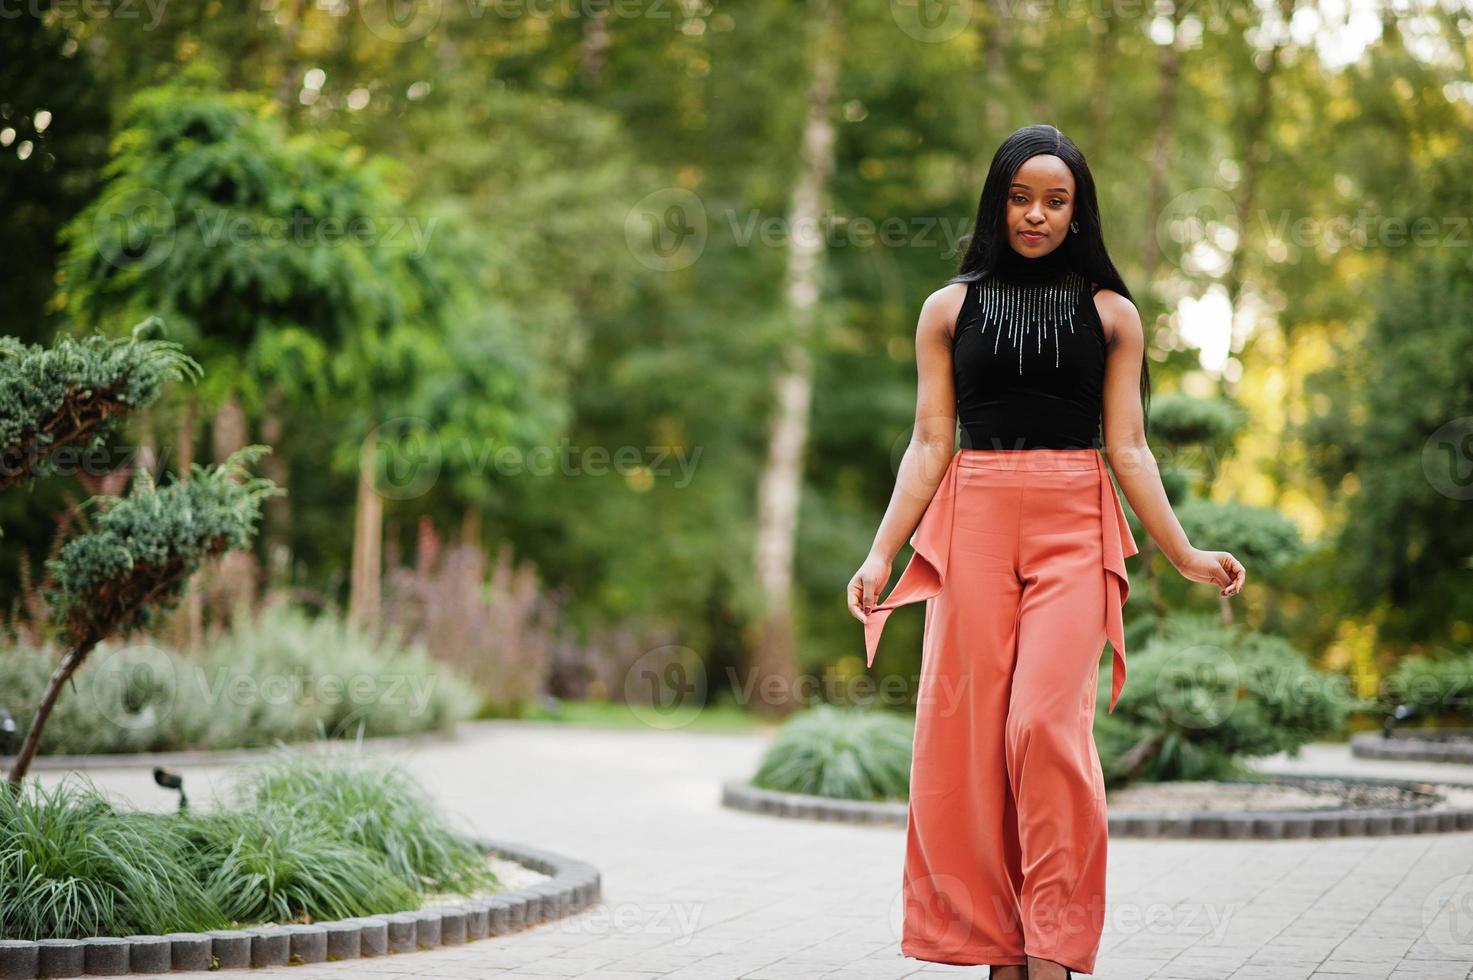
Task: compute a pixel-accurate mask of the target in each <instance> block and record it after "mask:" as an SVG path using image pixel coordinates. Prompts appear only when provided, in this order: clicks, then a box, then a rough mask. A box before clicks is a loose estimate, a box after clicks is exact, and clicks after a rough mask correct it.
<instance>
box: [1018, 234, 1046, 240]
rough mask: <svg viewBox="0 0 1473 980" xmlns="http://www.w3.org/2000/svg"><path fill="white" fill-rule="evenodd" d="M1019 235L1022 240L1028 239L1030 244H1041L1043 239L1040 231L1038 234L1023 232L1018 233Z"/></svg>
mask: <svg viewBox="0 0 1473 980" xmlns="http://www.w3.org/2000/svg"><path fill="white" fill-rule="evenodd" d="M1019 234H1021V235H1022V236H1023V237H1024V238H1026V239H1028V241H1030V242H1041V241H1043V239H1044V234H1043V232H1041V231H1040V232H1033V231H1024V232H1019Z"/></svg>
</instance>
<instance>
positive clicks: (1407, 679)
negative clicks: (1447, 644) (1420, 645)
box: [1383, 650, 1473, 719]
mask: <svg viewBox="0 0 1473 980" xmlns="http://www.w3.org/2000/svg"><path fill="white" fill-rule="evenodd" d="M1383 701H1385V702H1390V703H1398V704H1407V705H1411V706H1413V707H1415V708H1417V709H1418V710H1419V711H1421V712H1422V713H1423V714H1428V715H1437V714H1453V715H1457V716H1459V717H1462V718H1468V719H1473V650H1443V651H1441V652H1439V653H1437V654H1434V655H1431V656H1426V655H1418V656H1413V657H1407V658H1406V659H1405V660H1403V661H1402V662H1401V663H1399V664H1398V665H1397V666H1396V669H1395V670H1393V671H1392V672H1391V673H1390V674H1389V675H1387V677H1386V683H1385V697H1384V698H1383Z"/></svg>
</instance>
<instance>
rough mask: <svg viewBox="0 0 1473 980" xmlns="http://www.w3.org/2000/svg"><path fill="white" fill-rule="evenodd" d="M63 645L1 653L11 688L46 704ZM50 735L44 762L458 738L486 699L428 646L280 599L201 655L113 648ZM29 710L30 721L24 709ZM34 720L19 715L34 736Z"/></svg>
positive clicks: (1, 668)
mask: <svg viewBox="0 0 1473 980" xmlns="http://www.w3.org/2000/svg"><path fill="white" fill-rule="evenodd" d="M58 657H59V651H57V650H55V649H54V648H53V647H52V646H49V645H47V646H43V647H41V648H39V649H29V648H26V647H23V646H21V645H20V644H19V643H18V642H17V641H16V640H15V639H14V638H12V639H11V641H10V642H9V643H8V644H5V645H0V691H4V692H5V697H6V703H7V704H8V705H9V706H10V707H11V709H12V710H14V709H15V708H16V706H18V705H32V704H36V703H37V702H38V701H39V700H40V698H41V694H42V692H43V691H44V690H45V688H46V682H47V680H48V678H49V677H50V675H51V672H52V670H53V669H54V668H55V666H56V661H57V659H58ZM74 685H75V691H74V692H70V693H69V694H68V696H66V697H63V698H61V699H60V700H59V701H58V702H57V705H56V708H55V710H54V711H53V712H52V714H51V717H50V719H49V720H48V721H47V724H46V728H45V730H44V732H43V733H42V736H41V744H40V752H41V754H43V755H44V754H62V753H65V754H74V755H92V754H99V753H117V752H165V751H176V750H181V749H231V748H246V747H258V746H267V745H272V744H275V743H276V742H278V741H285V742H300V741H303V740H308V739H312V738H316V737H325V738H345V737H356V736H360V735H361V736H365V737H372V736H377V735H404V734H409V733H412V732H420V731H434V730H448V729H449V728H451V727H453V726H454V724H455V723H456V722H458V721H460V720H463V719H465V718H468V717H471V716H472V715H473V714H474V713H475V711H476V707H477V703H478V701H479V696H478V694H477V693H476V691H475V690H474V689H473V688H472V687H471V686H470V685H468V684H467V683H465V681H464V680H463V679H462V678H460V677H459V676H458V675H457V674H456V672H455V671H454V670H453V669H452V668H450V667H449V666H448V665H446V664H444V663H443V662H441V661H439V660H436V659H434V658H432V657H431V656H430V655H429V654H427V653H426V652H425V651H424V650H423V649H422V648H421V647H420V646H418V645H408V646H404V645H400V644H397V643H395V642H394V641H393V640H392V639H391V638H385V639H382V640H377V639H374V638H373V637H370V636H369V635H368V634H367V633H365V632H364V631H363V630H361V629H358V628H356V627H354V626H352V625H351V624H350V623H349V622H348V621H347V620H346V618H344V617H341V616H339V615H338V614H336V613H333V612H324V613H323V614H321V615H319V616H316V617H312V616H309V615H308V614H307V613H306V612H305V611H303V610H302V609H300V608H297V607H294V606H289V605H286V604H284V603H272V604H269V605H267V606H265V607H263V608H262V609H261V610H259V611H258V612H256V613H255V614H253V615H247V614H246V612H245V611H244V610H241V611H240V612H239V613H238V614H237V615H236V616H235V617H234V618H233V619H232V625H231V628H230V630H229V631H227V632H225V633H224V634H222V635H221V636H218V637H216V638H215V639H213V640H212V641H211V642H209V643H207V644H205V645H204V646H203V647H202V648H201V649H200V650H197V651H189V652H182V651H175V650H172V649H169V648H167V647H162V646H155V645H153V644H151V643H147V642H128V643H125V642H121V641H116V640H107V641H104V642H103V643H101V644H99V646H98V647H97V649H96V651H95V652H94V654H93V656H92V658H91V661H90V662H89V663H88V664H86V665H84V666H83V667H82V668H81V669H79V670H78V672H77V674H76V675H75V677H74ZM18 714H19V713H18ZM30 721H31V719H30V717H29V716H26V717H17V722H18V723H19V724H20V726H21V728H20V735H21V736H22V737H23V736H24V735H25V733H26V729H27V728H28V727H29V725H30Z"/></svg>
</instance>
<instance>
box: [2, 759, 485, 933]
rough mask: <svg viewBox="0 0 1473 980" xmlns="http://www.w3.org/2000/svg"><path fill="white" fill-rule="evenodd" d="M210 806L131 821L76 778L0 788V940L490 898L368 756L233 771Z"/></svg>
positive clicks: (466, 862)
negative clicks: (432, 899) (429, 899)
mask: <svg viewBox="0 0 1473 980" xmlns="http://www.w3.org/2000/svg"><path fill="white" fill-rule="evenodd" d="M221 802H222V803H223V804H224V805H223V806H221V807H219V808H216V809H212V810H209V811H206V812H201V811H197V810H192V811H188V812H185V813H177V812H176V813H165V814H154V813H139V812H136V811H130V810H126V809H121V808H119V807H117V806H115V805H113V804H112V803H111V802H110V801H109V800H108V799H107V798H106V797H105V796H104V795H103V794H102V793H101V791H99V790H98V789H97V787H96V786H95V785H94V784H93V783H92V782H91V781H90V780H89V779H87V778H86V777H85V776H77V775H75V774H74V775H72V776H69V777H67V778H66V779H64V780H62V782H60V783H58V784H56V785H55V786H53V787H52V788H50V789H47V788H44V787H43V786H42V785H41V783H40V782H39V781H38V780H35V779H31V780H28V781H27V782H26V783H25V784H23V786H22V787H21V789H20V790H19V791H17V792H8V791H6V790H5V789H3V788H0V939H46V938H72V939H80V938H86V937H89V936H126V935H133V934H155V935H161V934H164V933H169V932H201V931H207V930H210V929H224V928H244V927H248V926H253V925H262V924H266V923H273V922H282V923H284V922H315V921H323V920H332V919H341V918H350V917H354V916H360V915H372V914H376V913H383V912H399V911H406V910H410V909H416V908H419V907H420V905H421V904H422V903H423V902H424V900H425V898H426V896H427V895H446V894H450V895H469V894H472V893H475V892H484V891H494V890H496V889H497V888H499V887H501V882H500V881H499V879H498V878H497V877H496V875H495V874H494V873H493V872H492V871H491V869H490V866H489V865H488V864H487V863H486V858H485V855H483V854H482V853H481V852H480V850H479V849H478V848H476V847H475V846H474V845H473V844H472V843H471V842H470V841H469V839H468V838H466V837H464V836H463V835H461V834H459V833H458V832H456V830H455V829H453V828H452V827H451V826H450V824H449V823H448V822H447V821H446V819H445V818H444V817H443V816H442V815H441V814H440V813H439V812H438V811H437V810H436V808H434V807H433V806H432V805H430V804H429V803H428V802H427V796H426V794H425V792H424V790H423V789H421V788H420V787H419V786H418V784H417V783H415V781H414V780H413V779H412V778H411V777H410V776H409V775H408V774H407V773H406V772H404V771H403V770H402V769H399V768H398V767H396V766H392V765H386V764H384V763H383V762H381V761H379V760H370V759H367V758H364V757H362V756H349V755H347V754H346V753H344V752H341V751H325V750H322V749H319V750H318V751H315V752H308V751H303V750H301V749H281V750H278V752H277V753H276V755H275V756H274V757H273V758H271V759H270V760H269V761H267V762H265V763H263V764H260V765H257V766H253V767H251V768H249V769H245V770H242V771H239V772H237V773H235V774H234V778H233V780H232V785H231V786H230V787H229V788H228V789H227V792H226V793H225V794H223V796H222V800H221Z"/></svg>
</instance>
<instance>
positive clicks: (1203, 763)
mask: <svg viewBox="0 0 1473 980" xmlns="http://www.w3.org/2000/svg"><path fill="white" fill-rule="evenodd" d="M1100 682H1101V688H1102V694H1101V697H1102V698H1103V697H1105V696H1106V695H1107V694H1108V689H1109V677H1108V675H1106V674H1104V673H1102V674H1101V676H1100ZM1361 706H1362V705H1361V704H1360V703H1359V702H1358V701H1357V700H1356V699H1354V698H1353V697H1352V696H1351V695H1350V693H1349V691H1348V686H1347V684H1346V681H1345V678H1344V677H1341V676H1339V675H1334V674H1326V673H1323V672H1320V671H1317V670H1315V669H1314V668H1313V667H1311V666H1310V664H1309V663H1308V661H1307V660H1306V658H1305V657H1304V655H1303V654H1302V653H1300V652H1299V651H1297V650H1295V649H1294V648H1293V646H1291V645H1290V644H1289V643H1288V642H1287V641H1285V640H1284V639H1282V638H1281V637H1277V636H1269V635H1266V634H1263V633H1257V632H1254V631H1252V630H1247V629H1244V628H1242V627H1237V626H1232V627H1229V626H1224V625H1223V624H1222V623H1221V621H1220V620H1218V619H1216V618H1215V616H1214V614H1212V613H1180V614H1177V615H1173V616H1171V617H1170V618H1168V619H1167V620H1165V621H1164V623H1163V624H1162V630H1161V633H1160V634H1159V635H1158V636H1156V637H1153V638H1152V639H1151V640H1150V641H1149V642H1148V643H1147V644H1146V645H1145V646H1144V648H1139V649H1137V650H1136V651H1135V652H1133V653H1132V654H1131V657H1130V674H1129V679H1128V681H1127V684H1126V694H1125V696H1124V697H1122V698H1121V700H1120V704H1119V706H1118V707H1116V709H1115V711H1114V712H1113V713H1111V714H1108V715H1107V714H1104V713H1100V714H1097V715H1096V719H1095V726H1096V727H1095V737H1096V741H1097V744H1098V745H1099V748H1100V758H1101V764H1102V766H1103V767H1104V770H1105V775H1106V780H1107V782H1108V783H1110V784H1118V783H1120V782H1122V781H1125V780H1127V779H1129V778H1141V779H1147V780H1168V779H1211V778H1220V777H1224V776H1229V775H1234V774H1238V773H1240V772H1242V771H1243V770H1242V767H1241V766H1240V765H1239V762H1238V760H1240V759H1242V758H1245V757H1254V756H1265V755H1273V754H1275V753H1278V752H1290V753H1293V752H1297V750H1298V749H1299V747H1300V746H1301V745H1303V744H1305V743H1306V742H1309V741H1311V740H1312V739H1314V738H1315V737H1317V736H1322V735H1325V734H1327V733H1330V732H1335V731H1338V730H1340V728H1342V727H1343V725H1344V723H1345V719H1346V716H1347V715H1348V714H1349V712H1350V711H1352V710H1355V709H1356V708H1359V707H1361ZM1132 751H1135V752H1138V753H1139V756H1138V758H1133V757H1131V755H1130V753H1131V752H1132ZM1135 762H1139V767H1138V768H1136V767H1135V766H1134V763H1135ZM1132 769H1135V776H1134V777H1132V775H1131V770H1132Z"/></svg>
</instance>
